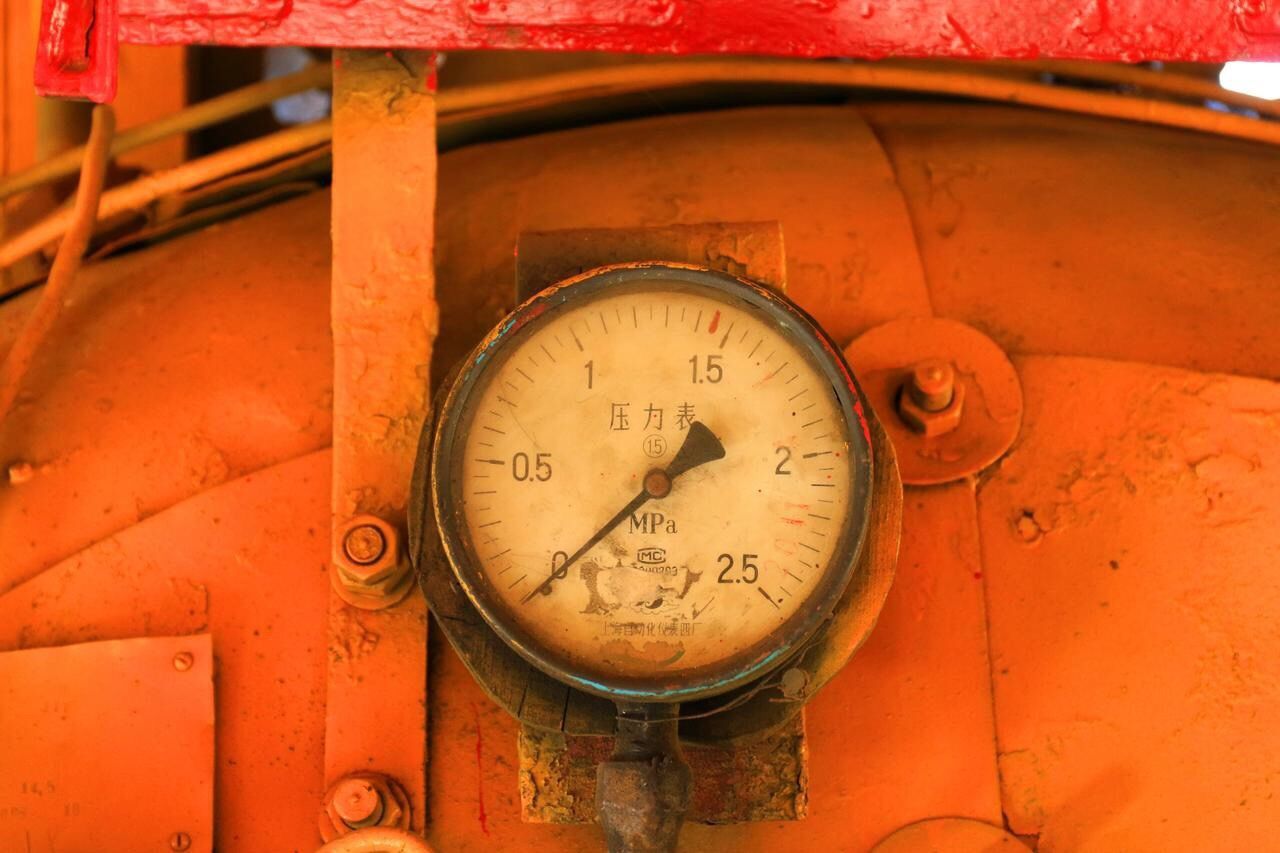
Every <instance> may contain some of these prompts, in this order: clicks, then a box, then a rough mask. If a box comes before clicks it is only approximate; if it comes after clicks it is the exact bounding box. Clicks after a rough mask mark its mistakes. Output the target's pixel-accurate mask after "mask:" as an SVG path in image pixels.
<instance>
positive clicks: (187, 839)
mask: <svg viewBox="0 0 1280 853" xmlns="http://www.w3.org/2000/svg"><path fill="white" fill-rule="evenodd" d="M169 849H170V850H176V851H182V850H190V849H191V836H190V835H188V834H187V833H185V832H175V833H174V834H173V835H170V836H169Z"/></svg>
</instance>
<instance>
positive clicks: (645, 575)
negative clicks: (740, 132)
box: [436, 268, 869, 695]
mask: <svg viewBox="0 0 1280 853" xmlns="http://www.w3.org/2000/svg"><path fill="white" fill-rule="evenodd" d="M626 272H632V273H636V274H637V275H638V276H639V277H638V278H637V279H633V280H626V279H627V278H628V276H627V275H626V274H625V273H626ZM620 278H621V279H622V280H620V281H616V282H612V283H611V284H610V285H609V286H601V283H600V282H599V281H588V282H586V283H579V284H569V285H566V286H562V288H561V289H560V290H559V291H556V292H555V293H554V295H552V296H548V297H543V299H544V300H545V302H544V304H543V307H542V308H541V309H540V310H538V311H537V314H536V318H535V319H531V320H528V321H526V322H524V323H523V324H520V325H519V327H518V329H517V330H516V331H514V332H510V333H507V334H506V335H505V336H503V335H500V336H499V341H500V343H499V344H497V345H496V346H491V347H489V348H488V349H487V350H486V352H485V355H483V356H482V357H481V358H480V359H479V360H477V361H476V362H475V366H473V367H472V369H471V371H470V381H467V382H461V386H463V387H462V391H463V393H462V394H461V395H460V394H459V393H458V390H459V388H458V387H455V391H454V393H453V394H451V395H450V400H449V403H448V404H447V405H450V406H452V407H453V408H454V410H455V411H453V412H450V413H449V414H448V418H449V420H450V422H451V423H452V424H453V428H452V429H451V430H450V434H449V437H448V440H447V441H446V442H445V444H446V446H444V447H443V448H442V450H443V454H442V455H440V456H438V457H437V472H436V473H437V478H436V488H437V496H438V498H440V499H442V500H443V501H444V502H445V503H448V504H450V505H451V509H452V511H451V512H448V513H444V514H442V515H441V516H440V517H442V518H448V519H450V523H449V524H448V525H446V526H448V527H449V528H450V530H449V531H447V532H446V540H449V541H451V542H452V543H453V545H454V548H455V549H456V552H455V553H453V554H452V557H453V562H454V564H455V566H457V567H459V568H458V572H459V576H460V580H462V581H463V584H464V587H465V588H466V589H467V590H468V592H469V594H471V596H472V598H473V600H474V601H476V603H477V604H478V605H479V606H480V608H481V611H482V612H483V613H484V614H485V616H486V617H487V618H489V620H490V621H491V622H492V623H495V626H496V627H499V628H500V629H501V632H502V633H503V634H504V636H506V637H507V639H508V641H509V642H512V644H513V645H515V646H516V648H517V650H518V651H521V652H522V653H524V654H525V655H526V657H529V658H530V659H531V660H533V661H534V662H535V663H537V664H538V665H540V666H542V667H543V668H544V669H548V670H549V671H551V672H552V673H553V674H554V675H558V676H561V677H564V676H566V675H567V676H569V678H568V680H570V681H573V682H575V683H577V684H579V685H580V686H585V687H587V689H593V690H594V691H595V692H603V693H606V694H610V695H614V694H617V693H620V692H621V693H625V692H627V686H628V685H631V686H633V687H634V688H635V689H636V691H637V692H638V693H649V692H662V693H664V694H672V693H673V690H674V692H680V691H681V690H682V689H683V690H684V692H686V693H700V694H702V695H705V694H706V693H709V692H714V690H715V689H716V686H717V685H719V686H721V687H723V686H725V685H728V684H730V683H731V682H732V681H733V680H734V679H735V677H736V676H738V675H741V674H744V673H746V672H748V671H752V670H758V669H759V667H761V666H762V665H764V663H765V662H766V661H768V660H769V659H771V658H773V657H776V656H777V655H778V654H779V653H780V652H781V651H782V650H783V648H782V647H783V646H785V645H787V644H788V643H790V642H794V641H795V640H797V639H799V638H800V637H801V636H802V635H803V634H806V633H809V632H811V631H812V628H813V627H815V626H816V624H817V623H818V622H820V621H821V619H822V618H823V616H824V615H825V614H826V613H827V612H829V610H830V607H831V605H832V604H833V603H834V600H835V599H836V598H838V596H839V594H840V592H841V591H842V590H843V587H844V585H845V583H846V582H847V580H848V576H849V572H850V571H851V568H852V564H853V560H854V558H855V556H856V552H857V550H858V547H859V545H860V543H861V535H862V530H863V529H864V528H865V519H866V501H867V484H868V480H869V471H868V470H867V468H868V465H869V458H868V448H867V444H866V439H865V434H864V432H863V430H862V425H861V423H860V421H859V420H858V419H857V416H856V415H854V406H853V405H852V404H853V403H854V396H853V395H855V394H856V391H855V390H854V389H853V388H852V385H851V383H850V382H849V381H848V379H847V373H845V372H843V370H842V365H840V364H838V363H837V362H836V360H835V358H834V357H833V356H831V355H830V350H828V349H826V348H824V347H822V346H821V344H820V343H819V341H818V339H817V338H816V337H815V334H814V332H813V331H812V327H811V326H810V325H809V323H808V321H807V320H806V319H805V318H803V316H802V315H800V314H798V313H796V312H794V310H793V309H790V308H789V307H788V306H787V305H786V304H785V303H783V302H782V301H781V300H779V299H778V297H776V296H773V295H770V294H768V293H766V292H765V291H763V290H762V289H759V288H754V287H748V286H746V285H744V284H741V283H739V282H737V281H736V280H733V279H730V278H729V277H727V276H718V275H716V274H712V273H707V272H701V273H697V274H695V273H692V272H687V271H681V270H670V271H666V272H664V271H663V270H661V269H659V270H654V269H652V268H648V269H647V270H645V274H643V275H641V274H640V273H639V272H637V271H636V270H635V269H633V268H628V269H627V270H624V271H623V273H622V274H621V275H620ZM690 279H695V280H690ZM584 284H585V286H584ZM593 285H594V286H593ZM534 304H536V301H535V303H534ZM522 310H525V311H529V310H530V308H529V306H526V308H525V309H522ZM842 377H843V378H844V379H843V381H841V378H842ZM451 550H452V549H451Z"/></svg>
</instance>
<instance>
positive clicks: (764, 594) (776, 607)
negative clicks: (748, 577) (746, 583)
mask: <svg viewBox="0 0 1280 853" xmlns="http://www.w3.org/2000/svg"><path fill="white" fill-rule="evenodd" d="M756 592H758V593H760V594H761V595H763V596H764V600H765V601H767V602H769V603H770V604H772V605H773V606H774V608H775V609H780V608H778V602H776V601H774V600H773V599H772V598H771V597H770V596H769V593H767V592H765V591H764V590H763V589H761V588H760V587H756Z"/></svg>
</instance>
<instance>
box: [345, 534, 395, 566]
mask: <svg viewBox="0 0 1280 853" xmlns="http://www.w3.org/2000/svg"><path fill="white" fill-rule="evenodd" d="M342 550H343V552H344V553H345V554H346V555H347V559H349V560H350V561H351V562H353V563H355V564H357V565H360V566H370V565H373V564H374V563H376V562H378V560H380V559H382V555H383V554H385V553H386V552H387V539H386V537H385V536H383V534H382V531H381V530H379V529H378V527H377V526H376V525H373V524H359V525H356V526H355V527H352V528H351V529H350V530H348V531H347V535H346V536H345V537H344V538H343V540H342Z"/></svg>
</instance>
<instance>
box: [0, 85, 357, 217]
mask: <svg viewBox="0 0 1280 853" xmlns="http://www.w3.org/2000/svg"><path fill="white" fill-rule="evenodd" d="M332 85H333V69H332V68H331V67H330V66H329V63H327V62H326V63H321V64H318V65H312V66H310V67H308V68H304V69H303V70H301V71H299V72H297V73H295V74H288V75H285V76H283V77H277V78H275V79H273V80H263V81H262V82H260V83H254V84H253V85H251V86H245V87H244V88H242V89H237V90H235V91H234V92H228V93H227V94H225V95H219V96H217V97H216V98H210V99H209V100H207V101H201V102H200V103H198V104H195V105H193V106H190V107H187V108H186V109H183V110H180V111H178V112H176V113H174V114H173V115H169V116H165V117H164V118H162V119H157V120H156V121H152V122H148V123H146V124H140V125H138V126H137V127H131V128H129V129H127V130H123V131H121V132H120V133H119V134H117V135H116V137H115V139H114V140H113V141H112V142H111V155H110V156H111V158H112V159H115V158H116V157H119V156H120V155H121V154H123V153H125V152H126V151H132V150H134V149H135V148H141V147H142V146H144V145H148V144H150V143H152V142H158V141H159V140H161V139H166V138H168V137H170V136H176V135H177V134H179V133H188V132H190V131H193V130H199V129H200V128H203V127H209V126H210V125H214V124H217V123H218V122H221V121H226V120H227V119H229V118H235V117H236V116H239V115H244V114H245V113H248V112H252V111H253V110H256V109H259V108H261V107H264V106H266V105H267V104H270V103H272V102H274V101H277V100H279V99H280V98H284V97H287V96H289V95H295V94H297V93H299V92H305V91H307V90H309V89H327V88H329V87H330V86H332ZM84 152H85V146H83V145H81V146H79V147H77V148H72V149H70V150H68V151H64V152H62V153H61V154H58V155H57V156H56V157H50V158H49V159H48V160H45V161H43V162H41V163H37V164H36V165H34V166H32V167H31V168H29V169H25V170H23V171H21V172H18V173H16V174H14V175H11V176H9V177H7V178H2V179H0V201H3V200H4V199H6V198H8V197H9V196H11V195H15V194H17V193H20V192H23V191H25V190H29V189H32V188H34V187H38V186H40V185H41V184H47V183H49V182H50V181H56V180H57V179H59V178H65V177H66V176H68V175H73V174H75V172H76V170H77V169H79V168H80V161H81V160H82V159H83V158H84Z"/></svg>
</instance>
